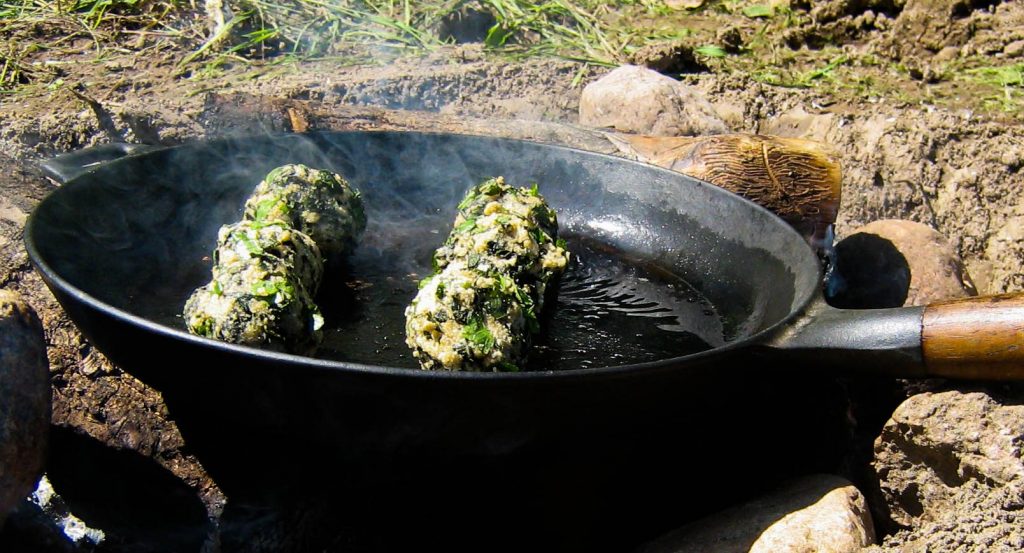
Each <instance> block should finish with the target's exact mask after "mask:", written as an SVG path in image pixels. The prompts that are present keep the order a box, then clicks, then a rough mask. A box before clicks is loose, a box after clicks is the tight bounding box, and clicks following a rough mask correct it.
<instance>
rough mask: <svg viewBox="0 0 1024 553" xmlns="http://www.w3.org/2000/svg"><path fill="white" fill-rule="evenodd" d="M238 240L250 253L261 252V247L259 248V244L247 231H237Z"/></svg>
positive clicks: (257, 253)
mask: <svg viewBox="0 0 1024 553" xmlns="http://www.w3.org/2000/svg"><path fill="white" fill-rule="evenodd" d="M238 241H239V242H241V243H242V245H243V246H245V249H246V250H249V253H251V254H252V255H259V254H261V253H263V248H261V247H260V246H259V244H257V243H256V242H255V241H253V239H252V238H251V237H250V236H249V233H248V232H242V233H239V235H238Z"/></svg>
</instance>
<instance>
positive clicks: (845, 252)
mask: <svg viewBox="0 0 1024 553" xmlns="http://www.w3.org/2000/svg"><path fill="white" fill-rule="evenodd" d="M974 295H977V290H976V289H975V286H974V283H973V282H972V281H971V277H970V275H968V274H967V270H966V269H965V268H964V264H963V261H962V260H961V259H960V256H959V255H958V254H957V252H956V249H954V248H953V245H952V244H950V243H949V241H948V240H947V239H946V237H945V236H943V235H942V234H940V233H939V232H938V231H936V230H934V229H933V228H931V227H929V226H928V225H924V224H921V223H917V222H914V221H904V220H897V219H886V220H881V221H875V222H872V223H868V224H866V225H864V226H862V227H859V228H857V229H855V230H854V231H853V232H852V233H851V234H850V235H849V236H847V237H846V238H844V239H843V240H842V241H841V242H839V244H837V245H836V267H835V270H834V271H833V274H832V278H831V281H830V283H829V287H828V296H829V302H830V303H832V304H833V305H836V306H838V307H843V308H851V309H864V308H884V307H899V306H901V305H903V306H911V305H927V304H929V303H932V302H935V301H938V300H944V299H954V298H962V297H966V296H974Z"/></svg>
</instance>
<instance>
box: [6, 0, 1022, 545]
mask: <svg viewBox="0 0 1024 553" xmlns="http://www.w3.org/2000/svg"><path fill="white" fill-rule="evenodd" d="M809 4H813V7H810V5H808V6H806V7H804V8H802V9H804V11H805V12H806V13H808V14H811V15H813V17H812V18H809V20H808V22H806V23H804V24H802V25H801V26H797V27H794V28H792V29H790V30H789V31H787V33H785V34H783V35H780V36H779V37H778V38H777V39H776V40H775V42H776V43H777V47H778V48H779V49H780V50H786V51H791V52H811V53H812V54H813V52H814V51H815V50H816V49H820V48H821V44H823V43H828V44H831V45H833V46H836V47H838V48H840V49H841V51H843V52H847V53H849V54H850V55H854V54H870V55H871V56H876V57H877V58H878V59H881V60H885V63H886V64H889V65H893V66H896V65H898V66H900V67H903V68H905V71H904V72H902V73H900V74H899V75H896V76H894V77H892V78H891V79H888V80H886V79H887V78H886V75H887V74H886V73H885V72H881V73H878V72H877V71H876V69H875V68H872V67H856V68H854V69H855V70H864V71H865V75H868V76H870V77H871V78H872V79H874V80H873V81H872V83H873V84H872V86H873V87H874V88H875V89H878V90H882V89H884V90H885V91H897V92H895V93H888V92H887V93H880V94H877V95H875V94H864V91H863V90H860V89H855V88H853V87H842V86H826V87H818V88H813V87H812V88H789V87H780V86H773V85H770V84H766V83H765V82H764V79H760V80H758V79H754V78H752V76H751V75H750V74H743V73H742V72H737V71H730V70H727V69H728V68H726V67H725V66H723V65H722V64H721V63H720V62H719V61H718V60H714V59H712V60H705V61H704V62H702V63H694V62H693V60H694V58H693V54H692V51H691V50H689V49H687V47H685V45H684V46H683V47H682V48H676V49H672V48H668V49H664V48H662V49H657V48H656V49H652V50H651V51H649V52H646V53H645V54H644V55H641V56H638V57H637V59H636V60H635V61H636V63H640V64H644V63H646V64H650V65H651V66H653V67H658V68H662V69H664V68H666V67H668V68H672V69H673V70H674V71H676V72H681V73H684V74H683V75H682V76H681V78H682V80H683V81H684V82H687V83H689V84H692V85H694V86H695V87H697V88H699V89H701V90H703V91H704V92H705V93H706V94H707V95H708V98H709V99H710V100H711V101H712V102H713V103H714V104H715V105H716V107H717V109H718V111H719V114H720V116H722V118H723V119H724V120H725V121H726V122H727V124H728V125H729V126H730V128H731V130H733V131H745V132H763V133H769V134H781V135H788V136H801V137H805V138H813V139H819V140H823V141H826V142H830V143H832V144H834V145H836V146H837V147H838V148H839V150H840V151H841V152H843V164H844V167H843V169H844V191H843V202H842V207H841V209H840V217H839V221H838V224H837V231H838V233H839V235H840V236H842V235H843V234H845V233H849V232H850V231H851V230H853V229H854V228H855V227H857V226H859V225H861V224H864V223H867V222H870V221H873V220H877V219H883V218H907V219H913V220H917V221H920V222H923V223H926V224H929V225H931V226H933V227H934V228H936V229H938V230H939V231H940V232H942V233H944V234H945V235H946V236H948V237H949V238H950V240H951V241H952V242H953V243H954V244H955V245H956V247H957V248H958V250H959V252H960V254H961V256H962V257H963V258H964V260H965V261H966V264H967V268H968V271H969V273H970V274H971V276H972V278H973V280H974V282H975V283H976V284H977V286H978V288H979V291H980V292H982V293H999V292H1006V291H1020V290H1024V271H1022V269H1021V267H1022V266H1024V193H1022V192H1021V191H1022V190H1024V171H1022V168H1024V126H1022V124H1021V122H1020V121H1021V118H1020V116H1019V114H1014V113H1004V112H1001V111H998V110H992V109H983V108H982V106H981V105H980V103H979V98H978V97H977V96H976V95H975V92H976V91H975V90H974V89H972V88H971V86H970V85H969V84H968V83H965V82H962V81H957V80H956V79H946V80H942V79H937V78H936V77H935V75H936V74H937V73H939V72H941V71H944V70H948V67H949V62H950V60H955V59H958V58H964V57H970V56H987V57H989V58H991V59H992V61H993V62H999V61H1012V57H1011V56H1012V55H1022V56H1024V54H1021V53H1019V52H1018V53H1016V54H1014V52H1015V51H1016V50H1014V48H1015V47H1011V46H1012V45H1013V44H1015V43H1017V42H1018V41H1021V40H1024V4H1022V3H1020V2H1016V1H1006V2H998V1H996V2H991V1H985V2H979V1H971V0H958V1H939V2H914V1H907V2H902V1H881V0H868V1H849V0H845V1H844V0H830V1H828V2H815V3H809ZM795 7H796V8H797V9H801V7H800V6H799V5H796V6H795ZM722 17H725V16H722ZM716 25H717V27H718V28H729V27H731V28H735V29H736V32H737V33H739V35H740V36H741V37H749V36H750V34H751V28H752V26H751V24H750V23H749V22H748V21H746V20H741V19H735V18H734V19H733V20H727V21H718V22H716ZM24 32H27V33H35V34H34V35H33V36H35V37H38V36H40V35H42V36H49V37H50V38H51V39H52V40H56V39H57V38H58V37H60V36H62V29H61V28H60V27H59V26H57V27H52V26H51V27H48V26H46V25H43V24H41V25H39V26H38V27H36V28H32V29H27V30H24ZM126 36H127V37H131V40H127V39H126V43H125V44H124V45H123V48H122V49H121V50H119V51H114V52H111V51H108V52H106V53H105V54H104V56H103V57H102V58H99V59H97V57H96V55H95V51H94V48H93V44H92V42H91V41H90V39H89V38H87V37H84V36H83V37H80V38H76V39H74V40H72V41H69V42H63V43H62V44H61V48H60V49H59V52H58V50H56V49H54V50H43V51H40V52H38V53H36V54H33V56H32V57H30V58H29V59H28V61H29V62H31V61H37V62H39V63H40V65H38V66H32V67H36V70H37V71H40V72H50V73H52V74H53V75H57V76H58V77H59V79H60V84H59V85H57V86H49V87H41V86H39V87H34V88H31V87H30V88H29V89H26V90H25V91H22V92H20V93H15V94H8V95H5V96H0V254H2V255H0V285H3V286H5V287H9V288H12V289H15V290H17V291H19V292H21V293H22V294H24V295H25V296H26V297H27V298H28V300H29V301H30V303H31V304H32V305H33V306H34V307H35V308H36V309H37V310H38V311H39V313H40V315H41V318H42V319H43V321H44V325H45V327H46V332H47V341H48V344H49V346H50V363H51V373H52V383H53V394H54V415H53V423H54V425H56V426H58V427H61V428H65V429H72V430H73V431H74V432H75V433H77V434H78V435H84V436H88V437H90V438H91V439H92V440H95V441H96V442H99V443H100V444H103V446H104V447H108V448H112V449H114V450H116V451H127V452H134V453H137V454H140V455H141V456H142V457H144V458H145V459H148V460H149V462H151V463H155V465H157V466H159V467H160V468H162V469H163V470H165V471H167V472H169V473H170V474H173V475H174V477H176V478H177V479H178V480H180V481H181V482H183V483H184V484H185V485H186V486H187V487H188V488H189V489H191V490H193V491H194V492H195V495H196V497H197V498H200V499H201V500H202V503H203V505H204V506H205V508H206V509H207V510H208V511H209V512H210V513H212V514H214V515H216V514H217V513H219V512H220V509H221V508H222V506H223V503H224V501H225V499H224V497H223V495H222V494H221V493H220V492H219V491H218V489H217V487H216V484H215V483H214V482H212V481H211V480H210V479H209V477H207V476H206V475H205V473H204V472H203V469H202V466H201V464H200V462H199V461H198V460H197V459H195V458H194V457H193V456H191V455H190V454H189V453H188V449H187V444H184V442H183V440H182V439H181V437H180V435H179V434H178V433H177V430H176V429H175V426H174V423H173V420H172V416H171V414H169V413H168V412H167V411H166V408H165V407H164V406H163V403H162V401H161V398H160V396H159V393H158V392H156V391H154V390H152V389H150V388H148V387H146V386H145V385H143V384H142V383H140V382H138V381H137V380H135V379H134V378H132V377H131V376H130V375H128V374H126V373H125V372H123V371H122V370H121V369H119V368H118V367H114V366H112V365H111V364H110V363H109V362H107V361H106V360H105V359H104V358H103V356H102V355H101V354H100V353H98V352H96V351H95V350H93V349H92V347H91V346H90V345H89V344H88V342H87V341H86V340H84V339H83V338H82V337H81V335H80V334H79V333H78V332H77V330H76V329H75V328H74V326H73V325H72V324H71V323H70V322H69V321H68V319H67V317H66V316H65V315H64V314H63V312H62V310H61V308H60V307H59V305H58V304H57V303H56V301H55V300H54V299H53V297H52V296H51V295H50V294H49V293H48V292H47V291H46V290H45V287H44V286H43V284H42V282H41V280H40V278H39V277H38V276H37V275H36V274H35V273H34V272H33V271H32V270H31V267H30V265H29V262H28V258H27V255H26V253H25V251H24V247H23V246H22V244H21V229H22V228H23V226H24V223H25V219H26V216H27V214H28V213H30V212H31V210H32V208H33V206H34V205H35V204H36V203H38V202H39V201H40V200H41V199H42V198H43V197H44V196H45V194H46V193H47V192H48V191H49V190H51V189H52V188H53V187H54V186H55V184H54V183H52V182H50V181H48V180H46V179H45V178H44V177H42V176H41V174H40V173H39V171H38V170H37V169H36V168H35V164H36V163H37V162H38V161H40V160H42V159H45V158H48V157H51V156H54V155H57V154H60V153H63V152H67V151H71V150H75V149H78V148H82V147H86V146H90V145H95V144H100V143H105V142H112V141H128V142H139V143H146V144H154V145H173V144H178V143H181V142H185V141H189V140H194V139H199V138H203V137H208V136H212V135H215V134H219V133H224V132H231V131H232V129H231V128H226V127H225V126H224V125H223V124H222V122H221V121H220V120H219V119H217V117H216V114H214V113H211V112H210V110H209V106H210V98H211V96H210V95H211V94H212V93H215V92H228V91H230V92H242V93H248V94H252V95H256V96H263V97H268V98H294V99H303V100H312V101H316V102H319V103H320V105H321V106H323V107H325V108H327V109H330V108H331V107H335V108H336V109H339V110H343V109H344V108H345V107H346V106H352V105H372V106H382V107H388V108H404V109H418V110H429V111H438V112H442V113H447V114H453V115H459V114H465V115H472V116H478V117H490V118H502V119H524V120H543V121H555V122H564V123H573V122H575V121H576V109H577V105H578V100H579V95H580V92H581V90H582V87H583V86H585V85H586V84H587V83H588V82H591V81H592V80H594V79H596V78H599V77H600V76H601V75H602V74H603V73H604V72H605V71H606V69H602V68H595V67H588V68H584V67H583V66H582V65H581V64H580V63H578V62H573V61H566V60H561V59H533V60H527V61H515V62H513V61H508V60H505V59H500V58H496V57H494V56H492V55H489V54H487V53H485V52H484V51H483V49H482V48H481V47H480V46H479V45H472V44H469V45H461V46H452V47H448V48H444V49H441V50H439V51H437V52H435V53H432V54H430V55H427V56H424V57H418V58H410V59H401V60H396V61H394V62H392V63H389V64H387V65H373V66H355V67H353V66H346V65H342V64H336V63H332V62H316V63H289V64H281V65H270V66H266V67H261V68H253V67H251V66H248V65H239V66H238V67H236V68H234V69H230V68H229V69H228V70H226V71H222V72H220V73H219V74H216V75H212V76H206V77H203V78H199V77H197V76H194V75H193V76H189V74H187V73H186V74H180V68H179V65H178V63H179V61H180V60H181V58H182V57H183V55H184V54H185V53H187V50H186V49H185V46H183V45H182V46H178V47H175V46H174V45H173V43H169V42H159V43H158V42H154V41H152V40H148V39H146V36H145V35H144V34H143V35H126ZM666 52H667V53H666ZM58 53H59V55H57V54H58ZM1017 59H1018V60H1021V61H1024V58H1017ZM754 69H755V68H751V71H753V70H754ZM872 71H875V72H874V73H872ZM51 85H52V81H51ZM106 476H111V475H109V474H107V475H106ZM977 499H978V501H977V502H978V503H983V499H984V498H977ZM948 518H949V520H950V521H954V520H956V516H955V514H954V515H951V516H950V517H948ZM974 522H977V521H974ZM997 522H998V521H997ZM979 524H980V525H982V526H984V523H983V522H977V524H974V525H973V526H966V527H964V528H963V529H962V530H958V529H957V528H958V527H957V526H956V525H954V524H952V523H951V524H950V525H949V527H948V528H945V529H944V531H945V534H944V535H943V539H944V540H946V543H956V542H957V540H958V539H960V541H961V542H964V543H968V542H970V540H969V539H968V538H967V537H965V536H960V537H959V538H958V537H957V535H956V534H957V532H958V531H960V532H972V531H974V530H972V528H973V529H976V528H977V526H978V525H979ZM1011 530H1012V529H1011ZM1016 531H1017V532H1019V531H1020V530H1019V529H1017V530H1016ZM925 538H926V536H922V535H919V534H915V531H914V530H913V529H910V530H904V531H902V532H899V533H896V534H893V535H891V536H889V538H888V539H887V541H886V543H885V550H887V551H899V550H901V545H902V544H920V543H921V542H922V540H925ZM112 550H118V549H117V548H116V547H114V548H113V549H112ZM125 550H130V548H126V549H125Z"/></svg>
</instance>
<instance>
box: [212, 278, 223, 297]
mask: <svg viewBox="0 0 1024 553" xmlns="http://www.w3.org/2000/svg"><path fill="white" fill-rule="evenodd" d="M210 291H211V292H213V294H214V295H216V296H223V295H224V289H223V288H221V287H220V282H218V281H216V280H214V281H213V282H211V283H210Z"/></svg>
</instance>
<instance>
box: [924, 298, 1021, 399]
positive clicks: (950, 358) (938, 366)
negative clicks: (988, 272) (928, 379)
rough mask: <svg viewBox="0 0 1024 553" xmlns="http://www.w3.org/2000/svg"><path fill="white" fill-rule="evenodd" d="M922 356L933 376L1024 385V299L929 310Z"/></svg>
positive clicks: (978, 300) (982, 301)
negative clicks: (1002, 381)
mask: <svg viewBox="0 0 1024 553" xmlns="http://www.w3.org/2000/svg"><path fill="white" fill-rule="evenodd" d="M921 351H922V354H923V356H924V362H925V370H926V371H927V372H928V375H929V376H941V377H949V378H978V379H998V380H1019V379H1024V293H1017V294H1005V295H999V296H984V297H975V298H967V299H962V300H954V301H948V302H941V303H936V304H932V305H929V306H928V307H926V308H925V310H924V317H923V319H922V328H921Z"/></svg>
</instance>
